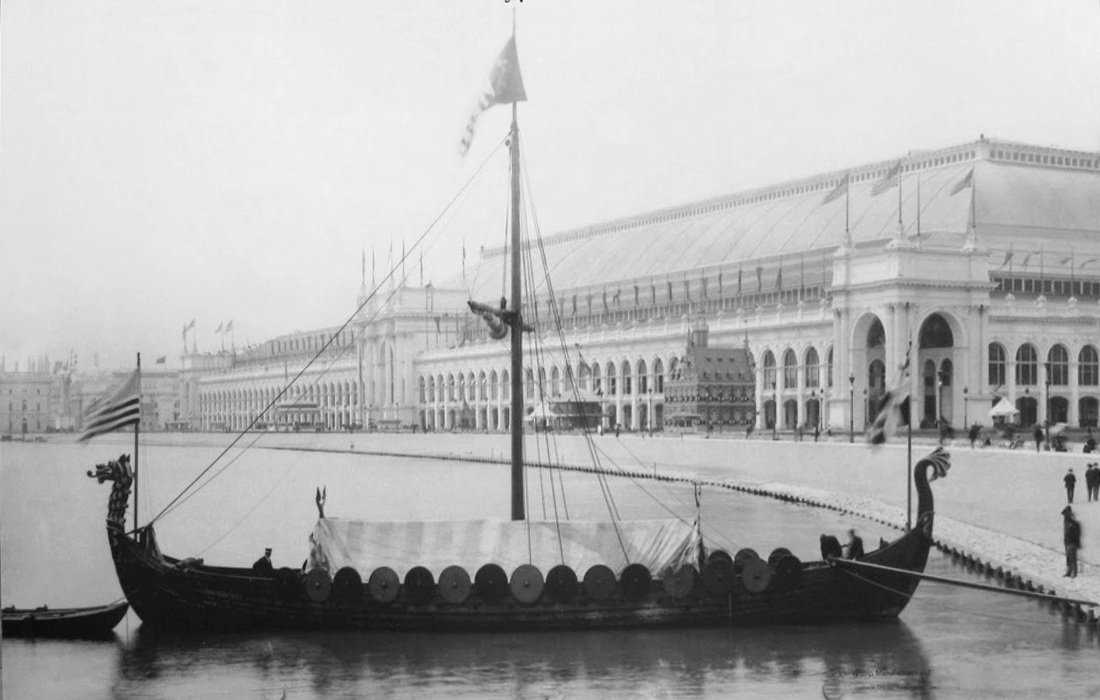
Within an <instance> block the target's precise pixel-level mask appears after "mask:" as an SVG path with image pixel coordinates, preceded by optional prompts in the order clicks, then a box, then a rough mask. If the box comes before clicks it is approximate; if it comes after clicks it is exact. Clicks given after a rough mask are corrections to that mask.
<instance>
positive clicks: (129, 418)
mask: <svg viewBox="0 0 1100 700" xmlns="http://www.w3.org/2000/svg"><path fill="white" fill-rule="evenodd" d="M139 420H141V373H140V372H139V371H138V370H136V369H135V370H134V371H133V372H131V373H130V376H129V377H127V378H126V381H125V382H123V383H122V386H120V387H119V388H118V389H117V390H116V391H115V392H114V393H112V394H108V395H104V396H102V397H100V398H99V399H97V400H96V401H95V402H93V403H92V406H91V408H90V410H89V411H88V413H87V414H86V415H85V416H84V432H83V433H82V434H81V436H80V438H79V440H80V441H82V442H83V441H84V440H89V439H91V438H93V437H95V436H96V435H102V434H103V433H110V432H113V431H115V430H118V429H119V428H124V427H126V426H128V425H136V424H137V423H138V421H139Z"/></svg>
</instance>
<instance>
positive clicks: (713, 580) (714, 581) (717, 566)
mask: <svg viewBox="0 0 1100 700" xmlns="http://www.w3.org/2000/svg"><path fill="white" fill-rule="evenodd" d="M736 583H737V574H735V573H734V571H733V562H731V561H729V560H728V559H722V558H721V557H719V558H718V559H712V560H711V561H709V562H707V565H706V567H705V568H704V569H703V588H704V589H706V592H707V593H708V594H710V595H712V596H715V597H718V598H725V597H726V596H727V595H729V594H730V593H732V592H733V589H734V586H735V585H736Z"/></svg>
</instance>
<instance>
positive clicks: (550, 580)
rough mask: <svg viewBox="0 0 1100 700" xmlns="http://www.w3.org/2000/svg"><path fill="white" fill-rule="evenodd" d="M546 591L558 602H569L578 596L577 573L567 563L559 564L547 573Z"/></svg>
mask: <svg viewBox="0 0 1100 700" xmlns="http://www.w3.org/2000/svg"><path fill="white" fill-rule="evenodd" d="M546 592H547V593H549V594H550V598H552V599H553V600H554V601H556V602H558V603H568V602H570V601H571V600H573V599H574V598H576V597H577V574H576V572H574V571H573V570H572V569H570V568H569V567H568V566H566V565H565V564H558V565H557V566H555V567H554V568H553V569H550V571H549V572H548V573H547V574H546Z"/></svg>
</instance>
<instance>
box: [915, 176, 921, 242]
mask: <svg viewBox="0 0 1100 700" xmlns="http://www.w3.org/2000/svg"><path fill="white" fill-rule="evenodd" d="M916 247H917V248H920V247H921V171H916Z"/></svg>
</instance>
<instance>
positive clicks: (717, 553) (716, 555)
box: [707, 549, 733, 564]
mask: <svg viewBox="0 0 1100 700" xmlns="http://www.w3.org/2000/svg"><path fill="white" fill-rule="evenodd" d="M715 559H725V560H727V561H729V563H731V564H732V563H733V557H731V556H730V553H729V552H727V551H726V550H724V549H716V550H714V551H713V552H711V553H710V554H708V555H707V562H708V563H709V562H712V561H714V560H715Z"/></svg>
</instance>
